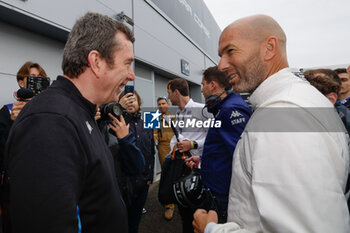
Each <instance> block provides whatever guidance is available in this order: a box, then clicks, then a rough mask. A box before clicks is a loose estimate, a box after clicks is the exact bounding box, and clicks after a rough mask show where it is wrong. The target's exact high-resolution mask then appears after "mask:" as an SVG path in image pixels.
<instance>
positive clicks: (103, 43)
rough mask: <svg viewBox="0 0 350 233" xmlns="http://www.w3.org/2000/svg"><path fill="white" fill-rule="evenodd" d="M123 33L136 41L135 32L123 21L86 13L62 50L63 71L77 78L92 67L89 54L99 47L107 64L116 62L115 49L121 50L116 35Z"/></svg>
mask: <svg viewBox="0 0 350 233" xmlns="http://www.w3.org/2000/svg"><path fill="white" fill-rule="evenodd" d="M117 32H122V33H124V34H125V36H126V37H127V38H128V39H129V40H130V41H131V42H132V43H133V42H134V41H135V38H134V34H133V32H132V31H131V30H130V29H129V28H128V27H127V26H126V25H124V24H123V23H121V22H118V21H116V20H114V19H112V18H110V17H108V16H106V15H101V14H97V13H91V12H89V13H87V14H85V15H84V16H83V17H81V18H80V19H78V20H77V22H76V23H75V25H74V26H73V29H72V30H71V32H70V33H69V36H68V40H67V42H66V46H65V47H64V51H63V60H62V70H63V74H64V75H67V76H68V77H70V78H77V77H78V76H79V75H80V74H81V73H83V72H84V70H85V68H86V67H88V66H89V63H88V55H89V53H90V52H91V51H92V50H97V51H98V52H99V53H100V55H101V57H102V58H103V59H105V60H106V62H107V64H109V65H113V63H114V57H113V55H114V52H115V51H116V50H118V49H119V48H118V45H119V42H118V41H117V40H116V39H115V34H116V33H117Z"/></svg>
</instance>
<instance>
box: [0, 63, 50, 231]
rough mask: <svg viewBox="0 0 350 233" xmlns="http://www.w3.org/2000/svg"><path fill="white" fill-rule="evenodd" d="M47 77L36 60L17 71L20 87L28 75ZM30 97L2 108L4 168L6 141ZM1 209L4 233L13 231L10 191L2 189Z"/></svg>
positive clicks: (0, 161) (0, 155) (0, 152)
mask: <svg viewBox="0 0 350 233" xmlns="http://www.w3.org/2000/svg"><path fill="white" fill-rule="evenodd" d="M28 76H35V77H46V72H45V70H44V69H43V68H42V67H41V66H40V65H39V64H38V63H34V62H30V61H28V62H26V63H24V64H23V65H22V67H21V68H20V69H19V70H18V72H17V83H18V86H19V87H20V88H26V87H27V77H28ZM28 100H29V99H18V101H16V102H14V103H11V104H6V105H4V106H3V107H2V108H1V110H0V166H1V169H3V168H4V167H3V166H4V164H3V161H4V153H5V145H6V141H7V138H8V135H9V132H10V129H11V126H12V124H13V122H14V120H16V118H17V116H18V114H19V113H20V112H21V110H22V108H23V107H24V106H25V105H26V103H27V101H28ZM0 200H1V210H2V215H1V218H2V222H3V224H2V228H3V232H4V233H8V232H11V225H10V219H9V212H8V211H9V209H8V207H9V200H8V193H4V191H3V190H1V199H0Z"/></svg>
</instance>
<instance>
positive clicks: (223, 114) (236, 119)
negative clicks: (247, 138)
mask: <svg viewBox="0 0 350 233" xmlns="http://www.w3.org/2000/svg"><path fill="white" fill-rule="evenodd" d="M232 112H235V113H236V114H232ZM249 117H250V112H249V111H247V110H246V109H241V108H238V107H236V108H223V109H220V114H219V117H218V120H220V121H221V128H220V129H219V130H218V133H219V134H220V138H221V140H222V141H223V144H224V145H225V147H226V150H227V153H228V154H229V155H231V156H233V152H234V150H235V148H236V145H237V142H238V140H239V139H240V137H241V134H242V132H243V130H244V128H245V126H246V125H247V123H248V121H249Z"/></svg>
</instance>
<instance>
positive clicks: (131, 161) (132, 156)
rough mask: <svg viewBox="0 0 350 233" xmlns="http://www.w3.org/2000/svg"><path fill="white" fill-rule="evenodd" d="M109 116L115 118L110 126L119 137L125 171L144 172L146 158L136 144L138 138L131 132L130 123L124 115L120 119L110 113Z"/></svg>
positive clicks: (130, 172) (133, 173)
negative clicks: (128, 123)
mask: <svg viewBox="0 0 350 233" xmlns="http://www.w3.org/2000/svg"><path fill="white" fill-rule="evenodd" d="M109 117H111V119H112V120H113V121H112V123H111V124H109V127H110V128H111V129H112V130H113V131H114V133H115V134H116V135H117V137H118V141H119V146H120V154H121V156H122V160H123V166H124V167H125V172H126V173H128V174H129V175H137V174H140V173H142V172H143V171H144V169H145V159H144V156H143V154H142V152H141V150H140V149H139V148H138V147H137V146H136V138H135V136H134V135H133V134H132V133H130V131H129V125H127V124H126V122H125V120H124V117H123V116H120V120H118V119H117V118H116V117H114V116H113V115H112V114H110V113H109Z"/></svg>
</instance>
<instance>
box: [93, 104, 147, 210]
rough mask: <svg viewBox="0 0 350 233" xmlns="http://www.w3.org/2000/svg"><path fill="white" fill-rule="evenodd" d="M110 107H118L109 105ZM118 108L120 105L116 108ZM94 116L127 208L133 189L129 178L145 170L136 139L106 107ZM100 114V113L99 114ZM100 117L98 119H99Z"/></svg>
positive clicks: (127, 127) (126, 123) (122, 119)
mask: <svg viewBox="0 0 350 233" xmlns="http://www.w3.org/2000/svg"><path fill="white" fill-rule="evenodd" d="M111 105H113V106H115V105H119V104H118V103H111ZM118 107H120V105H119V106H118ZM100 109H101V111H100V110H99V111H98V112H97V114H96V116H95V119H96V118H99V120H98V124H99V127H100V130H101V132H102V134H103V136H104V137H105V141H106V143H107V145H108V147H109V149H110V150H111V152H112V155H113V159H114V167H115V171H116V176H117V180H118V184H119V188H120V191H121V193H122V196H123V199H124V201H125V204H126V205H127V206H130V205H131V202H132V196H133V189H132V187H131V186H130V179H129V177H130V176H135V175H140V174H141V173H142V172H143V171H144V169H145V160H144V158H143V154H142V152H141V151H140V149H139V148H138V147H137V146H136V138H135V136H134V135H133V134H132V133H131V132H130V130H129V128H130V125H129V124H128V122H125V120H124V117H123V116H122V115H117V114H115V112H113V113H112V114H111V113H110V111H108V110H107V109H108V108H106V106H102V107H101V108H100ZM100 112H102V113H100ZM99 116H100V117H99Z"/></svg>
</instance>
